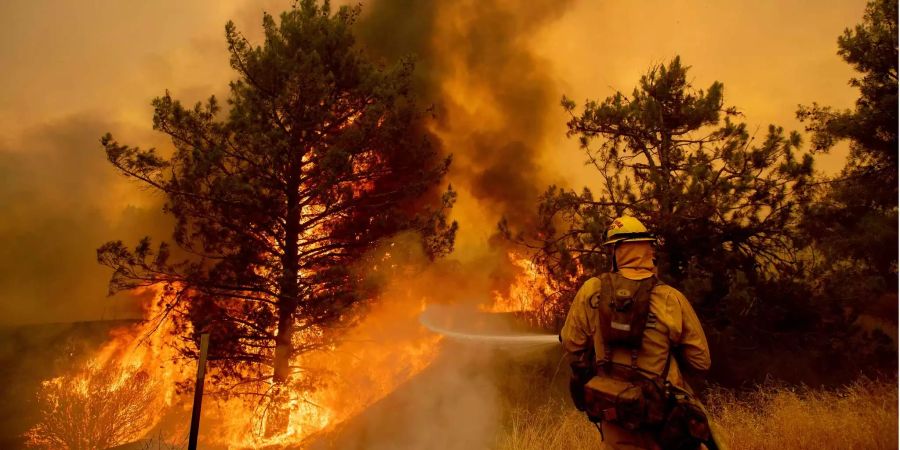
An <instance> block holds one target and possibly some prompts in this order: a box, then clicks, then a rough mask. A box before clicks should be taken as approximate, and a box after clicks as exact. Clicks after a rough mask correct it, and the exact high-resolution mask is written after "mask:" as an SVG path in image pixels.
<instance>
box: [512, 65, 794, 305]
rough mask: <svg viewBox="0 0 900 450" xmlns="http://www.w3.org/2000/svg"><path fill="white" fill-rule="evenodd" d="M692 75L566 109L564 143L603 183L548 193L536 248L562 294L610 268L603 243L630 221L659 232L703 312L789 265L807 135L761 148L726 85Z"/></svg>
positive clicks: (679, 69) (672, 268)
mask: <svg viewBox="0 0 900 450" xmlns="http://www.w3.org/2000/svg"><path fill="white" fill-rule="evenodd" d="M687 74H688V67H686V66H684V65H682V63H681V60H680V59H679V58H677V57H676V58H675V59H674V60H672V61H671V62H670V63H668V64H665V65H659V66H655V67H653V68H651V69H650V71H649V72H648V73H647V74H646V75H644V76H643V77H642V78H641V79H640V82H639V85H638V87H637V88H635V89H634V91H633V92H632V94H631V95H630V96H629V95H625V94H623V93H621V92H617V93H615V94H614V95H612V96H610V97H607V98H606V99H604V100H602V101H587V102H586V103H585V105H584V108H583V111H582V112H581V113H580V114H579V113H576V112H575V104H574V102H572V101H571V100H569V99H566V98H564V99H563V106H564V108H565V109H566V110H567V111H568V112H569V113H570V114H571V120H570V121H569V123H568V127H569V133H568V134H569V136H576V137H578V139H579V141H580V143H581V147H582V149H583V150H584V152H585V154H586V156H587V159H588V161H587V163H588V164H589V165H591V166H593V167H594V168H595V169H596V171H597V176H598V183H597V185H596V186H593V187H592V188H589V187H585V188H584V189H583V190H582V191H581V192H576V191H568V190H563V189H560V188H557V187H555V186H551V187H550V188H549V190H548V191H547V192H546V194H545V195H544V196H543V200H542V203H541V205H540V210H539V212H540V217H541V223H542V227H541V229H540V230H539V234H538V238H539V239H538V242H537V245H538V246H539V247H540V248H541V250H542V252H541V258H543V261H544V263H545V265H546V267H548V270H549V272H550V273H551V274H552V276H553V278H554V279H555V280H557V281H558V282H560V283H562V285H561V292H563V293H568V294H571V293H573V292H574V289H575V288H577V286H578V284H579V283H580V282H581V281H583V279H584V278H585V277H587V276H592V275H593V274H595V273H598V272H601V271H605V270H607V268H608V267H609V262H608V261H607V251H606V250H605V249H604V248H602V247H601V243H602V241H603V233H604V231H605V230H606V229H607V226H608V224H609V222H610V221H611V220H612V219H613V218H615V217H617V216H619V215H622V214H628V215H632V216H635V217H637V218H638V219H640V220H641V221H643V222H644V223H645V224H647V226H648V227H650V228H652V229H653V230H654V231H655V232H656V233H657V235H658V237H659V239H660V252H659V253H660V257H661V259H660V260H659V261H658V263H659V265H660V266H661V268H662V272H663V273H664V274H665V276H666V277H668V279H669V280H671V282H674V283H676V284H678V285H682V286H683V287H687V288H688V290H689V291H691V293H692V294H694V298H695V299H696V300H697V301H699V302H700V304H701V305H704V306H706V307H710V308H717V307H720V306H724V305H717V304H716V302H717V301H718V300H720V299H722V298H723V297H725V296H727V295H728V294H729V292H731V286H732V285H734V284H735V283H738V282H739V281H740V280H744V282H748V281H749V282H752V281H755V280H757V279H760V278H765V277H766V276H767V275H768V274H771V273H772V272H773V271H774V270H776V269H780V268H782V267H783V266H785V265H788V264H790V263H791V262H792V261H793V254H792V248H793V247H792V245H791V241H792V239H793V235H792V232H791V230H792V228H793V227H795V225H796V221H797V212H798V209H797V202H798V201H799V200H800V199H801V198H802V197H803V187H804V186H805V184H806V183H808V181H809V179H810V176H811V175H812V158H811V156H809V155H802V156H799V155H798V154H797V150H798V147H799V146H800V138H799V135H797V134H796V133H790V134H786V133H785V132H784V131H783V130H782V129H781V128H779V127H776V126H770V127H769V128H768V129H767V130H766V132H765V135H764V136H762V137H761V139H760V138H757V137H756V136H755V133H751V132H750V131H749V130H748V129H747V126H746V125H745V124H743V123H738V122H735V121H734V119H735V118H737V117H738V116H739V115H740V114H739V113H738V111H737V110H736V109H734V108H729V107H726V106H725V103H724V98H723V93H724V87H723V85H722V84H721V83H719V82H715V83H712V84H711V85H710V86H709V88H708V89H706V90H702V89H699V90H698V89H695V88H693V86H692V85H691V83H690V82H689V81H688V78H687ZM523 239H525V240H527V237H523ZM532 245H535V243H534V242H532ZM564 296H565V295H564ZM747 306H749V305H747Z"/></svg>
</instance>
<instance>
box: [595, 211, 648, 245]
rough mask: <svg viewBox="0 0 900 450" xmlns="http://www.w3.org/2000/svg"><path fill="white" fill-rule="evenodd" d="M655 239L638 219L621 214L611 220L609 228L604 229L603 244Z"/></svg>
mask: <svg viewBox="0 0 900 450" xmlns="http://www.w3.org/2000/svg"><path fill="white" fill-rule="evenodd" d="M641 241H651V242H652V241H656V238H655V237H654V236H653V234H651V233H650V231H649V230H647V227H645V226H644V224H642V223H641V221H640V220H637V219H635V218H634V217H631V216H622V217H619V218H618V219H615V220H613V221H612V223H611V224H610V225H609V229H608V230H606V236H605V240H604V242H603V245H610V244H616V243H619V242H641Z"/></svg>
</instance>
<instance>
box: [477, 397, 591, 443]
mask: <svg viewBox="0 0 900 450" xmlns="http://www.w3.org/2000/svg"><path fill="white" fill-rule="evenodd" d="M599 446H600V433H599V432H598V431H597V429H596V428H595V427H594V426H593V425H592V424H591V423H590V422H588V420H587V418H585V416H584V414H582V413H580V412H578V411H577V410H576V409H575V408H574V407H572V405H571V404H569V403H563V402H560V401H551V402H550V403H548V404H545V405H543V406H540V407H538V408H536V409H532V410H528V409H524V408H522V409H517V410H514V411H513V412H512V414H511V416H510V418H509V423H508V424H507V426H506V427H505V428H504V431H503V432H502V433H501V434H500V436H498V438H497V441H496V444H495V446H494V448H495V449H496V450H570V449H582V448H583V449H590V448H598V447H599Z"/></svg>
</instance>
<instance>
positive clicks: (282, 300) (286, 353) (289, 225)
mask: <svg viewBox="0 0 900 450" xmlns="http://www.w3.org/2000/svg"><path fill="white" fill-rule="evenodd" d="M288 184H289V186H288V196H287V203H288V207H287V220H286V226H285V246H284V255H282V258H281V266H282V274H281V282H280V286H279V287H280V292H279V294H280V295H279V298H278V330H277V331H276V335H275V361H274V364H273V365H274V367H275V373H274V375H273V379H274V381H275V382H276V383H283V382H285V381H287V380H288V379H289V378H290V375H291V368H290V363H291V357H293V356H294V347H293V344H292V342H291V340H292V338H293V336H294V313H295V312H296V311H297V305H298V301H299V300H298V298H297V295H298V294H299V287H298V286H297V273H298V271H299V261H298V256H297V251H298V245H299V244H298V240H299V228H300V208H299V202H298V199H297V188H298V186H297V185H296V182H293V181H291V182H289V183H288Z"/></svg>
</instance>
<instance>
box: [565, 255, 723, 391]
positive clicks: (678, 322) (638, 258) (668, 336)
mask: <svg viewBox="0 0 900 450" xmlns="http://www.w3.org/2000/svg"><path fill="white" fill-rule="evenodd" d="M616 260H617V262H618V267H619V274H620V275H622V276H624V277H625V278H628V279H632V280H642V279H645V278H648V277H650V276H652V275H653V274H654V270H655V268H654V266H653V253H652V247H651V246H650V244H648V243H646V242H626V243H622V244H620V245H618V246H617V248H616ZM599 290H600V279H598V278H591V279H589V280H587V281H586V282H585V283H584V285H583V286H581V289H579V290H578V293H577V294H576V295H575V299H574V300H573V301H572V306H571V307H570V308H569V314H568V316H567V317H566V323H565V325H563V328H562V331H561V332H560V339H561V340H562V344H563V347H564V348H565V349H566V351H567V352H569V353H578V352H581V351H583V350H586V349H587V348H589V347H591V346H593V348H594V349H595V356H596V359H597V361H599V360H600V359H602V358H603V354H604V352H603V348H604V347H603V336H601V334H600V328H599V323H598V321H599V320H600V315H599V313H598V311H597V310H596V309H594V308H591V306H590V304H589V301H588V300H589V299H590V297H591V296H592V295H594V294H595V293H596V292H598V291H599ZM650 312H651V313H653V314H654V315H655V316H656V318H657V320H656V323H655V325H652V324H650V323H648V324H647V328H646V329H645V330H644V340H643V345H642V346H641V349H640V350H639V351H638V357H637V365H638V367H640V368H641V369H644V370H648V371H651V372H653V373H659V374H661V373H662V372H663V369H664V368H665V364H666V356H667V355H668V352H669V349H670V348H674V349H676V350H677V351H678V352H680V355H678V358H675V356H676V355H675V354H673V355H672V357H673V358H672V361H671V362H670V364H671V365H670V367H669V374H668V380H669V381H670V382H671V383H672V385H674V386H676V387H678V388H681V389H684V390H686V391H688V392H690V388H689V387H688V386H687V385H686V383H685V382H684V380H683V378H682V376H681V371H680V369H679V367H678V364H677V362H676V359H679V360H681V361H683V362H685V363H687V364H689V365H690V366H691V367H692V368H693V369H695V370H699V371H705V370H708V369H709V366H710V363H711V361H710V356H709V345H708V344H707V342H706V335H704V334H703V328H702V327H701V325H700V320H699V319H697V314H696V313H695V312H694V309H693V308H692V307H691V304H690V303H689V302H688V301H687V299H686V298H685V297H684V295H683V294H682V293H681V292H678V290H677V289H675V288H673V287H671V286H668V285H659V286H656V287H655V288H653V290H652V291H651V292H650ZM612 358H613V361H614V362H617V363H621V364H623V365H626V366H628V365H630V364H631V352H630V351H629V350H627V349H623V348H617V349H614V350H613V354H612ZM595 362H596V361H595Z"/></svg>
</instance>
